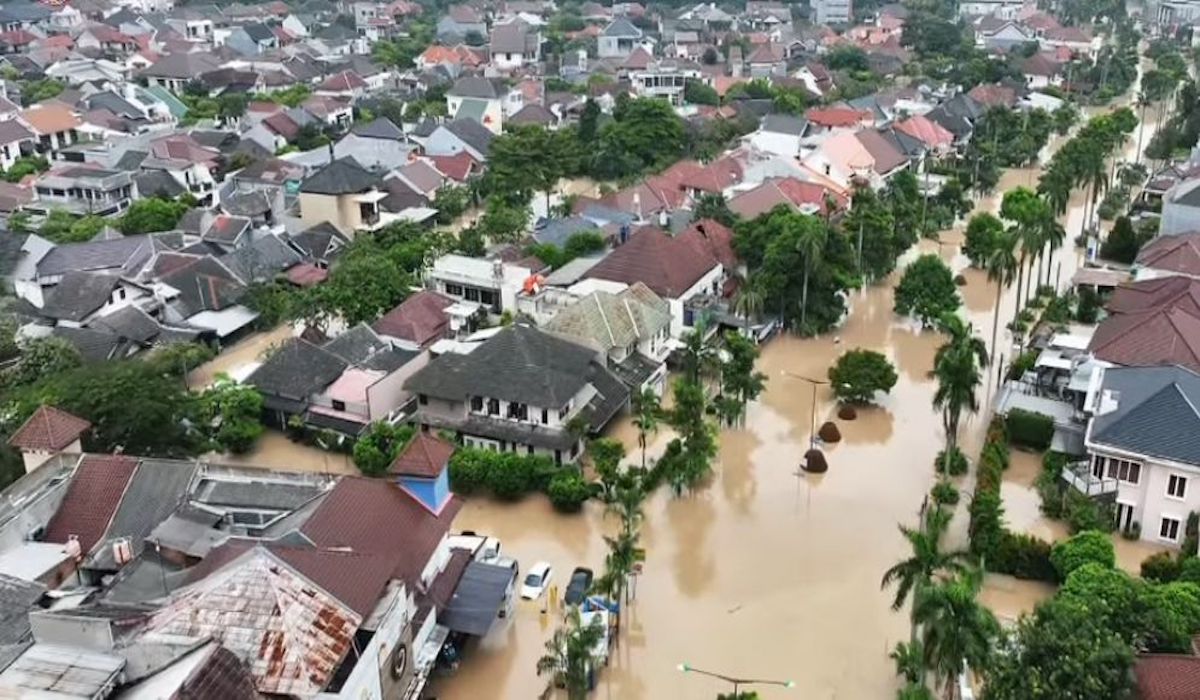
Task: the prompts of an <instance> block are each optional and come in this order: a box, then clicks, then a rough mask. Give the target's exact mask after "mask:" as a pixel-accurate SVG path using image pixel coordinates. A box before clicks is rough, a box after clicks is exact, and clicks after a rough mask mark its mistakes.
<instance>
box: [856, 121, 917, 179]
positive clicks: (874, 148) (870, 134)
mask: <svg viewBox="0 0 1200 700" xmlns="http://www.w3.org/2000/svg"><path fill="white" fill-rule="evenodd" d="M855 136H857V137H858V142H859V143H861V144H862V146H863V148H865V149H867V153H870V154H871V159H872V160H874V161H875V172H877V173H879V174H880V175H886V174H887V173H890V172H892V171H893V170H895V169H896V168H899V167H901V166H902V165H904V164H905V163H907V162H908V156H906V155H904V153H902V152H901V151H900V149H899V148H896V145H895V144H893V143H892V142H891V141H890V140H889V139H888V138H886V137H885V136H884V135H883V134H881V133H879V131H878V130H876V129H864V130H862V131H860V132H858V133H857V134H855Z"/></svg>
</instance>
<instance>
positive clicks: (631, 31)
mask: <svg viewBox="0 0 1200 700" xmlns="http://www.w3.org/2000/svg"><path fill="white" fill-rule="evenodd" d="M644 41H645V37H644V34H643V32H642V30H640V29H638V28H637V27H635V26H634V25H633V23H632V22H630V21H629V20H628V19H626V18H624V17H618V18H617V19H615V20H613V21H612V22H610V23H609V24H608V26H607V27H605V28H604V31H603V32H601V33H600V36H599V37H598V38H597V47H596V54H597V55H598V56H599V57H600V58H627V57H628V56H629V54H631V53H633V50H634V49H636V48H639V47H641V46H642V44H643V42H644Z"/></svg>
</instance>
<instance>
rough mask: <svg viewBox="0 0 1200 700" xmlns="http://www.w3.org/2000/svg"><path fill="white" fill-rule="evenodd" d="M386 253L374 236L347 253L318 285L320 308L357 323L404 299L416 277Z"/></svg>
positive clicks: (390, 307)
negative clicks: (373, 238)
mask: <svg viewBox="0 0 1200 700" xmlns="http://www.w3.org/2000/svg"><path fill="white" fill-rule="evenodd" d="M383 253H384V251H383V250H381V247H380V245H379V244H377V243H374V242H373V241H371V240H370V239H362V242H361V243H356V244H355V245H354V246H353V247H352V248H351V249H350V250H348V251H347V252H346V253H344V254H343V255H342V256H341V259H340V260H339V261H338V262H337V264H336V265H334V267H333V271H332V272H331V273H330V275H329V279H328V280H326V282H325V283H324V284H322V285H321V286H320V287H317V290H316V295H317V299H318V300H319V302H320V309H321V310H323V311H325V312H328V313H332V314H337V315H339V316H341V318H342V319H343V320H344V321H345V322H346V323H347V324H349V325H352V326H353V325H358V324H360V323H367V322H370V321H374V320H375V319H376V318H378V317H379V316H380V315H381V314H383V313H385V312H387V311H388V310H390V309H392V308H393V307H395V306H396V305H397V304H399V303H400V302H401V301H404V298H405V297H407V296H408V293H409V290H410V289H411V288H412V284H413V282H412V277H411V276H410V275H409V274H408V273H407V272H405V271H404V269H403V268H402V267H399V266H397V265H396V264H395V262H394V261H393V260H390V259H389V258H388V257H387V256H386V255H385V254H383Z"/></svg>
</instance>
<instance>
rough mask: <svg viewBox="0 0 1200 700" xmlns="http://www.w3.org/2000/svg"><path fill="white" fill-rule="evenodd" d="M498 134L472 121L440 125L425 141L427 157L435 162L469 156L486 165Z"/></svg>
mask: <svg viewBox="0 0 1200 700" xmlns="http://www.w3.org/2000/svg"><path fill="white" fill-rule="evenodd" d="M495 138H496V133H495V132H493V131H492V130H490V129H488V128H487V127H485V126H484V125H483V124H480V123H479V122H477V121H474V120H471V119H455V120H453V121H449V122H444V123H442V124H439V125H438V126H437V127H436V128H435V129H434V131H433V133H432V134H430V135H429V137H428V138H427V139H426V140H425V146H424V147H425V155H427V156H430V157H432V158H433V159H434V160H435V162H437V158H439V157H452V156H458V155H460V154H466V155H469V156H470V157H471V158H472V159H473V160H474V161H475V162H476V163H486V162H487V157H488V150H489V149H490V148H491V145H492V140H493V139H495Z"/></svg>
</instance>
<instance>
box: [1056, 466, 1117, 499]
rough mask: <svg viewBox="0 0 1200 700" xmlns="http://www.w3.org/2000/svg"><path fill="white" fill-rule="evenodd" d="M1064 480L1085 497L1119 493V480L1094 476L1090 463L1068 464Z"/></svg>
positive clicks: (1063, 471)
mask: <svg viewBox="0 0 1200 700" xmlns="http://www.w3.org/2000/svg"><path fill="white" fill-rule="evenodd" d="M1062 478H1063V481H1065V482H1067V483H1068V484H1070V485H1071V486H1074V487H1075V490H1076V491H1078V492H1080V493H1082V494H1083V495H1085V496H1104V495H1107V494H1110V493H1116V492H1117V480H1116V479H1112V478H1109V477H1097V476H1095V475H1093V474H1092V467H1091V464H1090V463H1089V462H1076V463H1074V464H1068V465H1067V466H1065V467H1063V470H1062Z"/></svg>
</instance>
